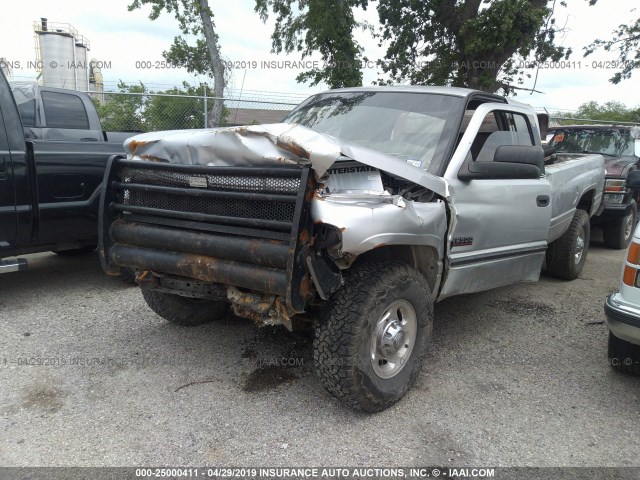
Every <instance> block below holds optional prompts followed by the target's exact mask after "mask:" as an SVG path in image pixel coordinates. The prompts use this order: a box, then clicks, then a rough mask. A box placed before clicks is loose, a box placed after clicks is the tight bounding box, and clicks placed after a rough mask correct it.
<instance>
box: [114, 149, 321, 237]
mask: <svg viewBox="0 0 640 480" xmlns="http://www.w3.org/2000/svg"><path fill="white" fill-rule="evenodd" d="M307 170H308V169H307ZM303 171H305V169H304V168H302V167H301V168H296V167H290V166H281V167H276V168H274V167H214V166H211V167H210V166H198V165H173V164H163V163H154V162H142V161H131V160H120V161H119V162H118V163H117V165H116V166H115V171H114V175H113V176H112V178H113V181H112V182H111V187H112V191H113V194H112V199H113V203H112V208H113V209H114V210H115V211H117V212H121V213H125V214H130V215H131V214H132V215H143V216H146V217H152V218H156V219H158V218H160V219H163V220H162V221H163V222H164V224H167V223H166V222H167V219H175V220H183V221H189V222H191V223H192V224H193V222H196V223H195V224H194V225H195V228H196V229H197V228H198V223H200V224H206V225H207V228H206V229H208V230H211V229H212V228H211V226H212V225H222V226H225V225H226V226H232V227H234V228H238V227H240V228H241V227H247V228H259V229H261V230H262V231H263V232H267V234H266V235H265V238H279V239H284V238H285V236H282V235H276V236H273V235H269V234H268V232H280V233H282V234H287V233H291V231H292V225H293V224H294V223H296V211H297V209H299V208H300V204H301V202H302V201H303V198H304V191H305V188H306V187H307V185H306V180H305V181H304V182H303V181H302V178H303V176H304V177H305V178H306V175H303ZM303 183H304V184H303ZM145 221H148V218H147V219H146V220H145ZM194 225H191V226H190V228H194ZM216 230H218V231H221V230H220V229H216ZM254 236H259V233H258V232H254Z"/></svg>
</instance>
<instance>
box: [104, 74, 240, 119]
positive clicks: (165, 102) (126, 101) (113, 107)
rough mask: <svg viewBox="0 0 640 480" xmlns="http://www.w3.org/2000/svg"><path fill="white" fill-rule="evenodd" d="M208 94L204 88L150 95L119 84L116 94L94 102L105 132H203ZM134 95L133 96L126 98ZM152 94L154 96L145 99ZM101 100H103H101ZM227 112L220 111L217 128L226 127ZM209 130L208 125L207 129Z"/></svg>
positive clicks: (184, 86)
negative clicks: (205, 100)
mask: <svg viewBox="0 0 640 480" xmlns="http://www.w3.org/2000/svg"><path fill="white" fill-rule="evenodd" d="M205 88H206V89H207V94H209V92H210V88H208V87H207V85H206V84H203V83H202V84H200V85H198V86H192V85H189V84H187V83H186V82H184V83H183V84H182V88H177V87H175V88H171V89H169V90H164V91H157V92H151V91H148V90H147V89H146V87H145V86H144V85H143V84H142V83H141V84H139V85H126V84H124V83H123V82H122V81H121V82H119V84H118V90H119V93H111V94H110V93H105V94H102V95H98V96H97V97H96V98H94V104H95V105H96V110H97V111H98V116H99V117H100V120H101V122H102V128H103V129H105V130H107V131H127V130H138V131H157V130H178V129H193V128H204V125H205V123H204V100H203V99H202V98H189V97H202V96H204V94H205ZM132 93H135V94H136V95H129V94H132ZM151 93H155V94H156V95H145V94H151ZM101 97H104V100H101ZM228 115H229V111H228V110H227V109H226V108H224V109H223V118H222V120H221V122H220V125H221V126H222V125H224V124H225V123H226V118H227V117H228ZM209 126H210V125H209Z"/></svg>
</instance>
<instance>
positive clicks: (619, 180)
mask: <svg viewBox="0 0 640 480" xmlns="http://www.w3.org/2000/svg"><path fill="white" fill-rule="evenodd" d="M639 136H640V128H639V127H631V126H629V125H565V126H560V127H553V128H550V129H549V131H548V134H547V138H548V139H549V142H548V143H549V146H553V147H554V148H555V151H556V152H558V153H564V154H573V153H575V154H579V153H599V154H601V155H603V156H604V164H605V169H606V172H605V173H606V182H605V186H604V196H603V200H602V203H603V205H604V210H603V211H602V213H600V214H599V215H596V216H594V217H592V218H591V223H592V225H600V226H602V233H603V240H604V243H605V245H607V246H608V247H610V248H615V249H623V248H627V246H628V245H629V243H630V242H631V237H632V236H633V230H634V228H635V225H636V223H637V222H638V203H640V189H638V188H637V187H634V186H633V185H632V184H631V183H630V182H629V178H630V177H629V174H630V173H631V172H637V171H638V170H639V169H640V151H638V147H637V143H636V141H635V139H636V138H638V137H639ZM634 175H635V174H634Z"/></svg>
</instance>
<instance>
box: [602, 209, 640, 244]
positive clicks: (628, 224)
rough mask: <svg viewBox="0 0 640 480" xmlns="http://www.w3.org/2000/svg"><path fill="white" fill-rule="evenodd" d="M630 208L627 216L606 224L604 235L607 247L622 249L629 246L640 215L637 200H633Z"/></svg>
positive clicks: (603, 230)
mask: <svg viewBox="0 0 640 480" xmlns="http://www.w3.org/2000/svg"><path fill="white" fill-rule="evenodd" d="M630 210H631V211H630V212H629V213H628V214H627V215H626V216H624V217H622V218H619V219H617V220H614V221H613V222H611V223H608V224H606V225H604V227H603V229H602V237H603V240H604V244H605V245H606V246H607V247H609V248H615V249H616V250H622V249H623V248H627V247H628V246H629V242H630V241H631V238H632V237H633V229H634V227H635V226H636V219H637V216H638V206H637V205H636V202H635V200H632V201H631V209H630Z"/></svg>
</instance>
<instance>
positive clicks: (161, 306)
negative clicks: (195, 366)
mask: <svg viewBox="0 0 640 480" xmlns="http://www.w3.org/2000/svg"><path fill="white" fill-rule="evenodd" d="M141 292H142V296H143V297H144V300H145V302H147V305H148V306H149V307H150V308H151V310H153V311H154V312H155V313H157V314H158V315H159V316H161V317H162V318H164V319H165V320H167V321H169V322H171V323H173V324H175V325H180V326H183V327H195V326H197V325H203V324H205V323H210V322H213V321H214V320H217V319H218V318H220V317H222V316H224V315H225V314H226V313H227V311H228V309H229V306H228V304H227V302H225V301H224V300H204V301H203V300H200V301H195V300H194V299H192V298H187V297H182V296H180V295H174V294H171V293H165V292H158V291H156V290H149V289H148V288H142V289H141Z"/></svg>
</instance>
